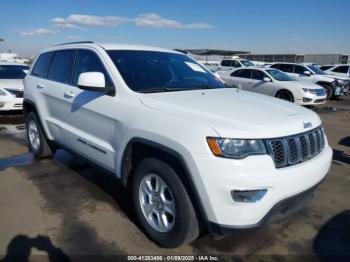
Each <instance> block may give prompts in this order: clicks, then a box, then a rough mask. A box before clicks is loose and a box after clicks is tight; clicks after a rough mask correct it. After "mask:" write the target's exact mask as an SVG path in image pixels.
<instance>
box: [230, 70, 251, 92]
mask: <svg viewBox="0 0 350 262" xmlns="http://www.w3.org/2000/svg"><path fill="white" fill-rule="evenodd" d="M250 77H251V70H249V69H238V70H236V71H234V72H233V73H231V76H230V77H229V83H228V84H229V85H230V84H231V85H234V86H237V87H239V88H241V89H243V90H248V89H249V88H250V85H251V84H252V81H251V79H250Z"/></svg>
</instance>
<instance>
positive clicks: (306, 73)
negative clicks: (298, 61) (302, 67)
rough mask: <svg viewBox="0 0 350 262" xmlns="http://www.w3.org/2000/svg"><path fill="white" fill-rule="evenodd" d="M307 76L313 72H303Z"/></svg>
mask: <svg viewBox="0 0 350 262" xmlns="http://www.w3.org/2000/svg"><path fill="white" fill-rule="evenodd" d="M303 74H304V75H305V76H310V75H311V72H310V71H304V73H303Z"/></svg>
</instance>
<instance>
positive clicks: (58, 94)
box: [32, 49, 76, 144]
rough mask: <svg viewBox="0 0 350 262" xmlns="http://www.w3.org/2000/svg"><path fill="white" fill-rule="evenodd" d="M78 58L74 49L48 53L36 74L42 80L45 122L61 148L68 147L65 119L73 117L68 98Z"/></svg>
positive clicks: (39, 84) (40, 94)
mask: <svg viewBox="0 0 350 262" xmlns="http://www.w3.org/2000/svg"><path fill="white" fill-rule="evenodd" d="M75 54H76V50H74V49H72V50H62V51H55V52H50V53H47V54H46V57H43V59H42V61H38V62H37V64H36V65H35V67H34V69H33V72H32V75H34V76H38V77H40V78H38V79H37V81H36V83H37V84H36V88H37V89H38V90H39V91H38V96H37V97H36V101H37V103H38V104H39V105H40V107H41V108H40V110H39V111H40V113H41V114H42V115H43V118H42V119H44V122H45V125H46V126H47V128H48V130H49V133H50V135H51V137H52V139H54V140H55V141H57V142H59V143H61V144H65V133H66V130H68V128H67V125H66V124H65V118H66V117H67V115H68V114H69V103H68V97H67V95H69V92H71V87H70V82H71V77H72V72H73V65H74V59H75ZM39 59H40V57H39ZM37 67H38V70H36V68H37ZM41 67H42V69H43V70H41V71H42V72H41V71H40V69H41ZM37 71H38V72H37Z"/></svg>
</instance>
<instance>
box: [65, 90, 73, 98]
mask: <svg viewBox="0 0 350 262" xmlns="http://www.w3.org/2000/svg"><path fill="white" fill-rule="evenodd" d="M74 96H75V94H74V93H73V91H67V92H64V97H65V98H73V97H74Z"/></svg>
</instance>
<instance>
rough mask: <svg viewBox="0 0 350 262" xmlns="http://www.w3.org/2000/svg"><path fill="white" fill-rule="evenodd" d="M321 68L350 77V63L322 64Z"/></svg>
mask: <svg viewBox="0 0 350 262" xmlns="http://www.w3.org/2000/svg"><path fill="white" fill-rule="evenodd" d="M321 69H322V70H324V71H325V72H326V73H328V74H330V75H334V76H339V77H345V78H350V65H349V64H348V65H344V64H338V65H325V66H321Z"/></svg>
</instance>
